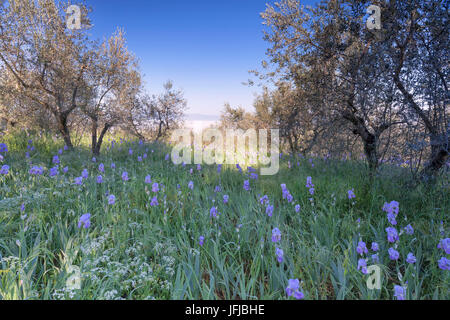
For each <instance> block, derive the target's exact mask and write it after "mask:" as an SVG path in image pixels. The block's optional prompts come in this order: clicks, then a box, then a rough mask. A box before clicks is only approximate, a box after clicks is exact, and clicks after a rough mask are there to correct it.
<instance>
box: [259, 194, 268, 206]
mask: <svg viewBox="0 0 450 320" xmlns="http://www.w3.org/2000/svg"><path fill="white" fill-rule="evenodd" d="M267 202H269V197H268V196H267V195H265V196H263V197H262V198H260V199H259V203H261V204H266V203H267Z"/></svg>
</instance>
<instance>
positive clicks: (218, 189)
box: [214, 186, 222, 193]
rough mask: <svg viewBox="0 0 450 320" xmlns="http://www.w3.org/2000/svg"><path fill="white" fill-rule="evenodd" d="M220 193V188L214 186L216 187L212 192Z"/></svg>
mask: <svg viewBox="0 0 450 320" xmlns="http://www.w3.org/2000/svg"><path fill="white" fill-rule="evenodd" d="M220 191H222V188H221V187H220V186H216V187H215V188H214V192H215V193H217V192H220Z"/></svg>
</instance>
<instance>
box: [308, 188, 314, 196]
mask: <svg viewBox="0 0 450 320" xmlns="http://www.w3.org/2000/svg"><path fill="white" fill-rule="evenodd" d="M314 191H315V189H314V188H310V189H309V194H310V195H312V196H313V195H314Z"/></svg>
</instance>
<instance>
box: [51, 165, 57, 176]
mask: <svg viewBox="0 0 450 320" xmlns="http://www.w3.org/2000/svg"><path fill="white" fill-rule="evenodd" d="M58 173H59V172H58V166H56V167H53V168H51V169H50V172H49V176H50V177H54V176H57V175H58Z"/></svg>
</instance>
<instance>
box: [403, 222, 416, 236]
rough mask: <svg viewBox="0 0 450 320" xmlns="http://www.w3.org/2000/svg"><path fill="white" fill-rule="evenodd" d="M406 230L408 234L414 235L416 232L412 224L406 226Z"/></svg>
mask: <svg viewBox="0 0 450 320" xmlns="http://www.w3.org/2000/svg"><path fill="white" fill-rule="evenodd" d="M405 231H406V234H408V235H413V234H414V228H413V227H412V226H411V225H410V224H408V225H407V226H406V228H405Z"/></svg>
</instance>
